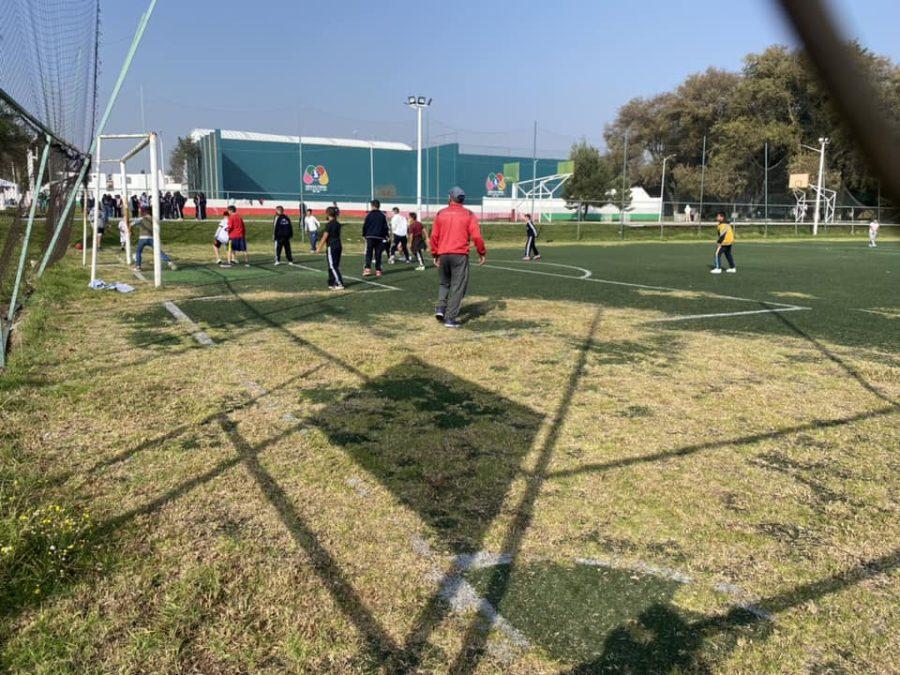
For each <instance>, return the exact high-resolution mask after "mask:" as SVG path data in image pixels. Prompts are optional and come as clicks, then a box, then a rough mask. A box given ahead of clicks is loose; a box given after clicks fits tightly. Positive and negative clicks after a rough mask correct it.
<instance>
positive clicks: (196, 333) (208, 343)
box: [163, 300, 216, 347]
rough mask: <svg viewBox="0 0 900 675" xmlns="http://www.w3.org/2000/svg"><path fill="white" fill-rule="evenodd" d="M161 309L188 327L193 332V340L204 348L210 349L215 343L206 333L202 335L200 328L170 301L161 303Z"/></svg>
mask: <svg viewBox="0 0 900 675" xmlns="http://www.w3.org/2000/svg"><path fill="white" fill-rule="evenodd" d="M163 307H165V308H166V309H167V310H168V311H169V314H171V315H172V316H174V317H175V318H176V319H177V320H178V321H180V322H181V323H183V324H185V325H186V326H188V327H189V328H190V329H191V330H192V331H193V337H194V339H195V340H196V341H197V342H199V343H200V344H201V345H203V346H204V347H212V346H213V345H215V344H216V343H215V342H213V341H212V338H211V337H209V335H207V334H206V333H204V332H203V331H202V330H201V329H200V326H198V325H197V324H196V323H195V322H194V320H193V319H191V317H189V316H188V315H187V314H185V313H184V312H182V311H181V309H180V308H179V307H178V305H176V304H175V303H174V302H172V301H171V300H166V302H164V303H163Z"/></svg>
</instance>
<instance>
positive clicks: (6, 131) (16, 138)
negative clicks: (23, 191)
mask: <svg viewBox="0 0 900 675" xmlns="http://www.w3.org/2000/svg"><path fill="white" fill-rule="evenodd" d="M30 142H31V136H30V135H29V134H28V133H27V132H26V130H25V129H24V127H23V126H22V125H21V124H20V123H19V121H18V119H17V118H16V116H15V115H13V113H11V112H10V111H9V110H7V109H6V108H5V107H3V106H2V104H0V177H3V178H6V179H7V180H11V181H18V182H19V183H20V187H24V184H23V181H25V180H26V179H27V176H28V169H27V163H28V159H27V158H28V144H29V143H30ZM8 171H9V172H10V173H9V174H7V172H8Z"/></svg>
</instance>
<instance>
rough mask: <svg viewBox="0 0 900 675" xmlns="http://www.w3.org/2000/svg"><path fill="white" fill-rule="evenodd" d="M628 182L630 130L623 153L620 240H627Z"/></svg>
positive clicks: (626, 132)
mask: <svg viewBox="0 0 900 675" xmlns="http://www.w3.org/2000/svg"><path fill="white" fill-rule="evenodd" d="M627 182H628V129H626V130H625V152H623V153H622V196H621V198H620V199H619V203H620V207H619V239H624V238H625V186H626V184H627Z"/></svg>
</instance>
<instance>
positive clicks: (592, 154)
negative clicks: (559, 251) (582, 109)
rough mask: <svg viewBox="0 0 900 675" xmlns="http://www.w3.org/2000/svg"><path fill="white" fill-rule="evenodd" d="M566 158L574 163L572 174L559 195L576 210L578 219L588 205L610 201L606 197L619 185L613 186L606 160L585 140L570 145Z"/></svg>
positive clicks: (608, 163)
mask: <svg viewBox="0 0 900 675" xmlns="http://www.w3.org/2000/svg"><path fill="white" fill-rule="evenodd" d="M569 159H570V160H572V161H573V162H574V163H575V171H574V173H573V175H572V178H570V179H569V180H568V182H566V184H565V186H564V188H563V194H564V197H565V198H566V200H567V201H568V202H569V204H570V205H571V208H576V207H577V208H578V214H579V216H582V217H583V216H584V215H585V214H586V213H587V207H588V205H589V204H590V203H595V204H602V203H604V202H607V201H611V196H610V195H611V194H612V193H613V191H614V190H615V189H616V188H617V187H620V186H619V185H617V184H616V174H615V172H614V171H613V169H612V166H611V164H610V161H609V158H608V157H604V156H603V155H601V154H600V151H599V150H598V149H597V148H595V147H594V146H592V145H591V144H590V143H588V142H587V140H586V139H582V140H580V141H578V142H577V143H575V144H574V145H572V149H571V151H570V152H569Z"/></svg>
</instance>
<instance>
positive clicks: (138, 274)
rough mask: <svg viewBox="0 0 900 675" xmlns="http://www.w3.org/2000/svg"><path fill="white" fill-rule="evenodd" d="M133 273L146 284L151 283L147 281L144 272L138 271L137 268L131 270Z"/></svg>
mask: <svg viewBox="0 0 900 675" xmlns="http://www.w3.org/2000/svg"><path fill="white" fill-rule="evenodd" d="M131 273H132V274H133V275H134V276H135V278H136V279H137V280H138V281H143V282H144V283H145V284H146V283H149V282H148V281H147V277H145V276H144V273H143V272H138V271H137V270H131Z"/></svg>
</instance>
